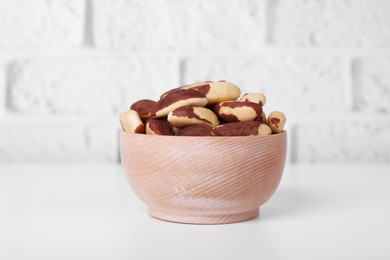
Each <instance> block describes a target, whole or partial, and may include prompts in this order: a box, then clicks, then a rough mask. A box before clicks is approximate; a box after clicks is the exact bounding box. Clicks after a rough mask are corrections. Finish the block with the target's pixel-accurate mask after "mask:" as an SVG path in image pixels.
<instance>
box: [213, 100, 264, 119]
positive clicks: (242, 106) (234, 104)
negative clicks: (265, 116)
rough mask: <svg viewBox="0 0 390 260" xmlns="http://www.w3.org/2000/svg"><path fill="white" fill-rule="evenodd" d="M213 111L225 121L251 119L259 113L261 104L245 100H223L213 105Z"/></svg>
mask: <svg viewBox="0 0 390 260" xmlns="http://www.w3.org/2000/svg"><path fill="white" fill-rule="evenodd" d="M214 111H215V113H217V114H218V115H219V117H220V118H222V119H223V120H224V121H226V122H245V121H252V120H254V119H256V118H257V117H258V116H259V115H261V112H262V108H261V105H259V104H256V103H253V102H247V101H225V102H220V103H218V104H216V105H215V106H214Z"/></svg>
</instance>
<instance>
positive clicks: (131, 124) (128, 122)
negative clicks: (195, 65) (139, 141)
mask: <svg viewBox="0 0 390 260" xmlns="http://www.w3.org/2000/svg"><path fill="white" fill-rule="evenodd" d="M120 123H121V126H122V129H123V130H124V131H125V132H128V133H138V134H144V133H145V125H144V123H143V122H142V120H141V118H140V117H139V115H138V113H137V111H134V110H129V111H126V112H123V113H121V115H120Z"/></svg>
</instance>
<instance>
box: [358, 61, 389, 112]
mask: <svg viewBox="0 0 390 260" xmlns="http://www.w3.org/2000/svg"><path fill="white" fill-rule="evenodd" d="M353 77H354V79H353V87H354V90H355V91H354V107H355V108H356V109H357V110H358V111H365V112H366V111H368V112H378V113H389V112H390V57H381V58H362V59H358V60H356V61H355V62H354V66H353Z"/></svg>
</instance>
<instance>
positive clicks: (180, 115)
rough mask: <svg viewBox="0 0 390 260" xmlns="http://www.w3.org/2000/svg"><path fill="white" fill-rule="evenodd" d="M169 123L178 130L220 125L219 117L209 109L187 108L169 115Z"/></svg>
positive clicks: (179, 109) (178, 109)
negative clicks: (189, 127)
mask: <svg viewBox="0 0 390 260" xmlns="http://www.w3.org/2000/svg"><path fill="white" fill-rule="evenodd" d="M168 122H169V123H170V124H171V125H173V126H175V127H178V128H183V127H186V126H190V125H207V126H210V127H215V126H217V125H219V120H218V117H217V116H216V115H215V114H214V112H213V111H211V110H210V109H208V108H205V107H194V106H186V107H180V108H177V109H175V110H173V111H171V112H169V114H168Z"/></svg>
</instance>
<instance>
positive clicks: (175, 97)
mask: <svg viewBox="0 0 390 260" xmlns="http://www.w3.org/2000/svg"><path fill="white" fill-rule="evenodd" d="M206 104H207V98H206V97H205V95H203V94H202V93H200V92H199V91H196V90H193V89H180V90H177V91H174V92H171V93H168V94H167V95H165V96H164V97H163V98H162V99H160V100H159V101H158V102H157V104H156V106H155V109H154V111H153V116H152V117H165V116H167V115H168V113H169V112H170V111H172V110H174V109H176V108H179V107H184V106H205V105H206Z"/></svg>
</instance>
